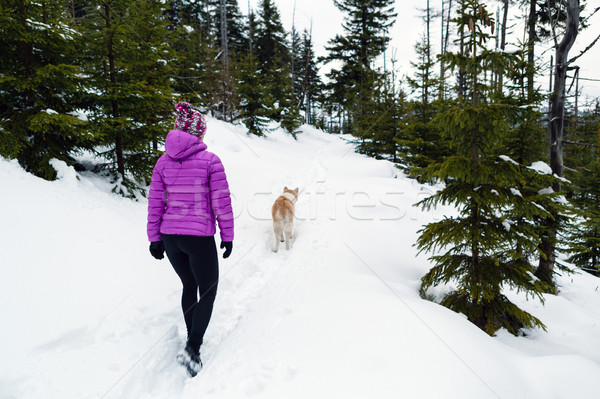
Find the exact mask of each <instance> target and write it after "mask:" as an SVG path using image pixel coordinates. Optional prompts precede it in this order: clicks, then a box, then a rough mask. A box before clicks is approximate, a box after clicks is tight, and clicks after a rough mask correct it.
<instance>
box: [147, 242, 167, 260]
mask: <svg viewBox="0 0 600 399" xmlns="http://www.w3.org/2000/svg"><path fill="white" fill-rule="evenodd" d="M150 253H151V254H152V256H154V257H155V258H156V259H158V260H161V259H162V258H164V257H165V246H164V245H163V242H162V241H154V242H151V243H150Z"/></svg>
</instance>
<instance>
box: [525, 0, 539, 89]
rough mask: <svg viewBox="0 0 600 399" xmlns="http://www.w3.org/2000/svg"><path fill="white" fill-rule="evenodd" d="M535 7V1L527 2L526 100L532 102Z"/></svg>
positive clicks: (535, 36)
mask: <svg viewBox="0 0 600 399" xmlns="http://www.w3.org/2000/svg"><path fill="white" fill-rule="evenodd" d="M536 6H537V0H529V18H528V20H527V27H528V30H529V33H528V36H529V37H528V39H527V48H528V51H527V99H528V100H529V101H532V100H533V96H534V86H535V52H534V49H535V40H536V38H537V35H536V32H535V22H536V16H535V13H536Z"/></svg>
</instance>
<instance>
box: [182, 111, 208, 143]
mask: <svg viewBox="0 0 600 399" xmlns="http://www.w3.org/2000/svg"><path fill="white" fill-rule="evenodd" d="M175 110H177V119H176V120H175V129H179V130H183V131H184V132H188V133H189V134H191V135H193V136H196V137H198V138H199V139H200V140H202V139H203V138H204V135H205V134H206V120H205V119H204V116H203V115H202V113H201V112H200V110H199V109H198V108H196V107H194V106H193V105H192V104H189V103H186V102H183V101H182V102H179V103H177V105H176V106H175Z"/></svg>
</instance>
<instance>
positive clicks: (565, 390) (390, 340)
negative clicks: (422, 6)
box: [0, 119, 600, 399]
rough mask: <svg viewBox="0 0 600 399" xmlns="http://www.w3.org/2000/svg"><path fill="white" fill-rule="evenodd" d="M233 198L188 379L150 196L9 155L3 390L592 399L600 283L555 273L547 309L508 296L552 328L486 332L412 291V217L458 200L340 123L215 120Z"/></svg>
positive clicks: (422, 220) (4, 201) (33, 394)
mask: <svg viewBox="0 0 600 399" xmlns="http://www.w3.org/2000/svg"><path fill="white" fill-rule="evenodd" d="M206 142H207V144H208V147H209V150H211V151H213V152H215V153H217V154H218V155H219V156H220V157H221V159H222V160H223V163H224V165H225V167H226V171H227V173H228V176H229V182H230V185H231V189H232V192H233V194H234V210H235V213H236V238H235V242H234V252H233V255H232V256H231V257H230V258H229V259H227V260H221V263H220V267H221V280H220V285H219V294H218V296H217V301H216V304H215V311H214V315H213V319H212V322H211V324H210V326H209V329H208V332H207V336H206V338H205V345H204V346H203V348H202V358H203V360H204V364H205V368H204V369H203V370H202V372H201V373H200V374H199V375H198V376H197V377H196V378H194V379H190V378H188V377H187V376H186V373H185V371H184V370H183V369H182V368H181V367H180V366H179V365H178V364H177V363H176V362H175V355H176V353H177V351H178V350H179V349H180V348H181V347H182V345H183V344H184V341H183V340H184V337H185V332H184V330H185V327H184V323H183V319H182V317H181V311H180V308H179V301H180V282H179V280H178V278H177V276H176V275H175V273H174V272H173V271H172V269H171V267H170V265H169V263H168V261H167V260H166V259H164V260H162V261H156V260H154V259H153V258H152V257H151V256H150V254H149V252H148V243H147V242H146V234H145V220H146V203H145V202H143V201H142V202H137V203H136V202H132V201H130V200H127V199H123V198H121V197H118V196H116V195H114V194H111V193H110V192H109V189H108V187H107V185H106V183H105V182H104V181H102V180H101V179H98V178H95V177H93V176H89V175H78V174H76V173H75V171H74V170H73V169H71V168H68V167H66V165H64V164H62V163H61V162H55V168H57V170H58V171H59V174H60V175H61V176H62V178H61V179H60V180H58V181H56V182H47V181H44V180H41V179H38V178H35V177H33V176H31V175H29V174H27V173H25V172H24V171H23V170H22V169H21V168H20V167H19V166H18V165H17V164H16V163H15V162H11V161H7V160H4V159H0V185H1V186H2V190H1V191H0V221H1V224H0V249H1V251H0V259H1V266H0V315H1V317H2V321H1V323H2V324H1V328H0V359H1V360H0V399H6V398H19V399H21V398H60V399H64V398H135V399H138V398H245V397H255V398H278V399H279V398H286V399H287V398H327V399H329V398H361V399H362V398H365V397H369V398H461V399H464V398H477V399H481V398H511V399H513V398H597V397H598V395H600V394H599V392H600V345H599V343H600V325H599V324H600V292H599V290H598V286H600V280H599V279H597V278H594V277H591V276H589V275H587V274H575V275H572V276H559V278H558V282H559V285H560V294H559V295H558V296H548V297H547V298H546V303H545V305H542V304H540V303H539V302H538V301H537V300H533V299H530V300H529V301H528V300H527V299H526V298H525V297H523V296H521V295H517V294H515V293H510V295H511V299H512V300H514V301H516V302H517V303H518V304H519V305H520V306H522V307H524V308H526V309H527V310H528V311H530V312H532V313H533V314H534V315H536V316H538V317H539V318H540V319H542V321H543V322H544V323H545V324H546V325H547V327H548V332H544V331H541V330H534V331H528V335H527V336H526V337H519V338H517V337H513V336H512V335H510V334H508V333H506V332H503V331H501V332H500V333H499V334H498V335H497V337H494V338H491V337H489V336H487V335H486V334H484V333H483V332H482V331H480V330H479V329H478V328H476V327H475V326H473V325H472V324H470V323H469V322H468V321H467V320H466V319H465V318H464V317H463V316H461V315H459V314H456V313H453V312H451V311H449V310H447V309H445V308H443V307H441V306H439V305H437V304H435V303H432V302H428V301H425V300H422V299H421V298H420V297H419V295H418V287H419V279H420V277H421V276H422V275H423V274H424V273H425V272H426V271H427V270H428V267H429V264H428V261H427V255H426V254H424V255H420V256H418V257H417V256H416V250H415V248H414V247H413V243H414V242H415V240H416V238H417V230H419V228H421V226H422V225H423V224H426V223H428V222H430V221H432V220H436V218H440V217H442V216H443V215H444V213H450V212H452V210H451V209H438V210H437V211H434V212H422V211H421V210H420V209H418V208H416V207H414V206H412V205H413V204H414V203H416V202H417V201H418V200H420V199H422V198H424V197H425V196H427V195H429V194H430V193H431V190H434V188H432V187H428V186H421V185H419V184H417V183H416V182H415V181H413V180H410V179H407V178H406V177H404V176H403V175H402V174H401V173H400V172H398V171H397V170H396V169H395V168H394V167H393V165H392V164H391V163H389V162H386V161H377V160H373V159H370V158H367V157H364V156H361V155H358V154H355V153H354V152H353V149H352V146H351V145H350V144H348V143H347V142H346V141H345V140H344V139H343V137H340V136H334V135H328V134H325V133H322V132H319V131H317V130H315V129H313V128H311V127H307V126H305V127H303V129H302V133H301V134H300V135H299V136H298V141H294V140H293V139H292V138H291V137H290V136H288V135H286V134H285V133H283V132H282V131H280V130H276V131H274V132H273V133H271V134H269V136H268V137H267V138H257V137H249V136H247V135H246V133H245V129H244V128H243V127H240V126H232V125H229V124H225V123H223V122H220V121H217V120H214V119H209V122H208V134H207V137H206ZM284 185H288V186H289V187H291V188H295V187H299V188H300V190H301V193H300V198H299V202H298V204H297V221H296V229H295V230H296V237H295V240H294V242H293V246H292V249H291V250H290V251H286V250H285V249H284V248H283V247H282V248H281V249H280V251H279V252H278V253H273V252H272V251H271V246H272V243H273V237H272V232H271V223H270V206H271V204H272V202H273V200H274V199H275V198H276V197H277V196H278V194H279V193H280V192H281V190H282V188H283V186H284Z"/></svg>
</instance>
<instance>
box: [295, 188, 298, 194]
mask: <svg viewBox="0 0 600 399" xmlns="http://www.w3.org/2000/svg"><path fill="white" fill-rule="evenodd" d="M294 191H295V192H296V195H298V187H296V189H295V190H294Z"/></svg>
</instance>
